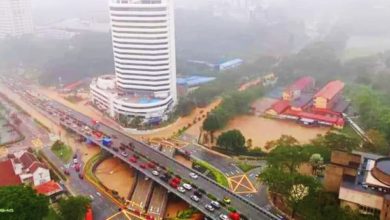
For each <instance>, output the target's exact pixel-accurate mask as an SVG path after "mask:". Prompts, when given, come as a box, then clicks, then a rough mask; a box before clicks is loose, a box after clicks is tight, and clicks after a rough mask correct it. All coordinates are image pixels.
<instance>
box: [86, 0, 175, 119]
mask: <svg viewBox="0 0 390 220" xmlns="http://www.w3.org/2000/svg"><path fill="white" fill-rule="evenodd" d="M109 7H110V8H109V11H110V20H111V33H112V44H113V51H114V61H115V77H110V76H103V78H102V77H100V78H98V79H95V80H94V81H93V82H92V84H91V87H90V88H91V94H92V96H91V97H92V102H93V103H94V104H95V105H97V106H98V107H99V108H101V109H105V110H106V111H108V112H109V113H110V115H111V116H113V117H118V116H119V115H126V116H141V117H143V118H145V119H150V118H161V119H162V120H164V118H166V115H167V113H168V112H169V111H171V110H172V109H173V107H174V105H175V104H176V102H177V94H176V55H175V30H174V28H175V26H174V9H173V2H172V0H110V1H109ZM108 80H111V81H113V80H115V83H112V82H108ZM99 82H100V83H99ZM102 82H105V83H106V84H109V85H111V86H110V87H109V88H107V86H105V85H103V84H102ZM106 94H111V98H108V97H107V95H106ZM102 96H106V97H102ZM108 96H109V95H108ZM105 98H106V99H105ZM104 99H105V100H104Z"/></svg>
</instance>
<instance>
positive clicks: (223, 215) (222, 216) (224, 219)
mask: <svg viewBox="0 0 390 220" xmlns="http://www.w3.org/2000/svg"><path fill="white" fill-rule="evenodd" d="M219 219H221V220H229V217H228V216H227V215H225V214H220V215H219Z"/></svg>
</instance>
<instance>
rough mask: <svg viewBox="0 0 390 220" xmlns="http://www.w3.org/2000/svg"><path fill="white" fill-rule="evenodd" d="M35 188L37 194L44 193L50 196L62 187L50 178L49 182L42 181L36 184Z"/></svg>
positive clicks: (60, 190)
mask: <svg viewBox="0 0 390 220" xmlns="http://www.w3.org/2000/svg"><path fill="white" fill-rule="evenodd" d="M35 190H36V191H37V193H39V194H43V195H46V196H51V195H53V194H56V193H59V192H62V190H63V189H62V187H61V185H60V184H58V183H57V182H54V181H53V180H51V181H49V182H46V183H43V184H41V185H38V186H36V187H35Z"/></svg>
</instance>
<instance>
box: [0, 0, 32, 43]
mask: <svg viewBox="0 0 390 220" xmlns="http://www.w3.org/2000/svg"><path fill="white" fill-rule="evenodd" d="M32 32H33V21H32V14H31V1H30V0H1V1H0V39H1V38H4V37H6V36H16V37H18V36H22V35H24V34H31V33H32Z"/></svg>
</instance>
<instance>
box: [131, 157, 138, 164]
mask: <svg viewBox="0 0 390 220" xmlns="http://www.w3.org/2000/svg"><path fill="white" fill-rule="evenodd" d="M129 161H130V162H132V163H137V158H135V157H131V158H130V159H129Z"/></svg>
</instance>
